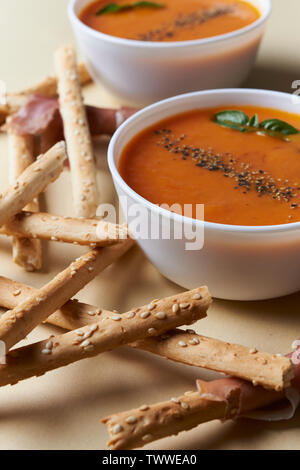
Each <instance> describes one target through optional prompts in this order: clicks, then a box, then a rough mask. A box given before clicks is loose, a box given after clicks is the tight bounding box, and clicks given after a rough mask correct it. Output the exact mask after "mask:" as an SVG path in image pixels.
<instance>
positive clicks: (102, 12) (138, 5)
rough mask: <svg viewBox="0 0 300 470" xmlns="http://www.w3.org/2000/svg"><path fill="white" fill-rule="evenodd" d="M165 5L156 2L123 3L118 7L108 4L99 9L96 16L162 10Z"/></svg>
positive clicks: (115, 4) (116, 4) (117, 5)
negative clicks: (140, 10)
mask: <svg viewBox="0 0 300 470" xmlns="http://www.w3.org/2000/svg"><path fill="white" fill-rule="evenodd" d="M164 6H165V5H163V4H162V3H156V2H146V1H143V2H135V3H125V4H123V5H119V4H118V3H109V4H108V5H106V6H105V7H103V8H101V9H100V10H98V11H97V12H96V16H100V15H106V14H108V13H118V12H120V11H124V10H132V9H134V8H163V7H164Z"/></svg>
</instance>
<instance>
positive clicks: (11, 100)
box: [0, 62, 92, 124]
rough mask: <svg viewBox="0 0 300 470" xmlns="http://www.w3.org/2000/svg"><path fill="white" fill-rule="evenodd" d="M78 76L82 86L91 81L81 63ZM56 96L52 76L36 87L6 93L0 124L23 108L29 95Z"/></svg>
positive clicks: (0, 110)
mask: <svg viewBox="0 0 300 470" xmlns="http://www.w3.org/2000/svg"><path fill="white" fill-rule="evenodd" d="M78 76H79V80H80V83H81V85H82V86H84V85H87V84H88V83H90V82H91V81H92V78H91V76H90V74H89V72H88V71H87V68H86V66H85V64H84V63H82V62H81V63H80V64H78ZM57 94H58V90H57V78H56V76H53V75H49V76H48V77H45V78H44V79H43V80H42V81H41V82H39V83H37V84H36V85H33V86H31V87H28V88H24V89H23V90H20V91H19V92H17V93H7V95H6V101H7V102H6V104H5V105H0V124H2V122H3V121H5V119H6V117H7V116H9V115H10V114H13V113H16V112H17V111H18V110H19V109H20V108H21V107H22V106H24V104H25V103H26V101H27V99H28V97H29V96H30V95H42V96H48V97H52V96H57Z"/></svg>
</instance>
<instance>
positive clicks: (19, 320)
mask: <svg viewBox="0 0 300 470" xmlns="http://www.w3.org/2000/svg"><path fill="white" fill-rule="evenodd" d="M132 243H133V242H132V240H130V239H128V240H125V241H123V242H121V243H118V244H116V245H113V246H111V247H107V248H99V249H95V250H92V251H90V252H89V253H87V254H85V255H83V256H81V258H78V259H77V260H76V261H74V262H73V263H72V264H71V265H70V266H69V267H68V268H67V269H65V270H64V271H63V272H61V273H59V274H58V275H57V276H56V277H55V278H54V279H53V280H52V281H50V282H49V283H48V284H46V285H45V286H44V287H42V288H41V289H38V291H37V292H36V293H34V294H33V295H32V296H30V297H28V298H26V299H25V300H24V301H23V302H20V303H19V304H18V306H17V307H15V308H14V309H13V310H11V311H8V312H6V313H5V314H4V315H3V316H2V317H1V318H0V340H2V341H4V342H5V345H6V349H7V350H9V349H11V348H12V346H14V345H15V344H17V343H18V342H19V341H21V340H22V339H24V338H25V337H26V336H27V334H28V333H30V332H31V331H32V330H33V329H34V328H35V327H36V326H38V325H39V324H40V323H41V322H43V321H44V320H46V318H48V317H49V315H51V313H53V312H55V311H56V310H57V309H58V308H60V307H61V306H62V305H64V304H65V303H66V302H67V301H68V300H69V299H70V298H71V297H73V296H74V295H75V294H76V293H77V292H78V291H79V290H81V289H82V288H83V287H84V286H85V285H86V284H88V283H89V282H90V281H91V280H92V279H94V277H95V276H96V275H97V274H99V273H100V272H101V271H103V270H104V269H105V268H106V267H107V266H109V265H110V264H111V263H112V262H113V261H115V260H116V259H118V258H119V257H120V256H122V254H124V253H125V252H126V251H127V250H128V249H129V248H130V247H131V245H132Z"/></svg>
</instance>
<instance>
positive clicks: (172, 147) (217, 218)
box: [119, 106, 300, 226]
mask: <svg viewBox="0 0 300 470" xmlns="http://www.w3.org/2000/svg"><path fill="white" fill-rule="evenodd" d="M225 109H226V110H228V109H230V110H240V111H243V112H245V113H246V114H247V115H249V116H252V115H255V113H257V116H258V118H259V121H260V122H262V121H263V120H266V119H273V118H277V119H280V120H283V121H285V122H287V123H289V124H291V125H292V126H294V127H295V128H297V129H299V130H300V116H299V115H294V114H289V113H285V112H281V111H278V110H274V109H268V108H260V107H252V106H240V107H236V106H226V108H225ZM220 111H224V107H222V108H213V109H205V110H196V111H192V112H188V113H184V114H180V115H176V116H173V117H171V118H168V119H166V120H164V121H162V122H159V123H157V124H156V125H155V126H152V127H151V128H148V129H146V130H144V131H143V132H141V133H139V134H138V135H137V136H135V138H133V140H131V141H130V142H129V144H128V145H127V146H126V147H125V149H124V151H123V153H122V155H121V158H120V163H119V171H120V174H121V176H122V177H123V179H124V180H125V181H126V183H127V184H128V185H129V186H130V187H131V188H132V189H134V190H135V191H136V192H137V193H138V194H140V195H141V196H143V197H144V198H145V199H147V200H148V201H150V202H152V203H154V204H168V205H169V206H172V205H173V204H179V205H180V207H181V208H182V211H183V206H184V204H192V207H193V217H196V216H197V212H196V205H197V204H204V213H205V216H204V217H205V220H206V221H210V222H217V223H221V224H231V225H252V226H253V225H255V226H258V225H275V224H276V225H277V224H286V223H292V222H297V221H300V134H297V135H291V136H288V140H285V139H284V140H282V139H281V138H278V136H277V137H274V136H272V135H265V134H262V133H261V132H240V131H238V130H235V129H231V128H228V127H223V126H221V125H219V124H217V123H216V122H214V121H213V118H214V116H215V115H216V113H218V112H220ZM172 210H174V212H179V213H180V211H179V210H177V208H174V209H172ZM182 213H183V212H182Z"/></svg>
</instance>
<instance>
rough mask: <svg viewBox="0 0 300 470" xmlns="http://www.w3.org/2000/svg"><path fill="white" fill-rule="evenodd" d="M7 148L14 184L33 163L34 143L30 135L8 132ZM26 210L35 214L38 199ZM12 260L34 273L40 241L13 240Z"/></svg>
mask: <svg viewBox="0 0 300 470" xmlns="http://www.w3.org/2000/svg"><path fill="white" fill-rule="evenodd" d="M8 146H9V179H10V183H11V184H14V182H15V181H16V178H18V176H20V174H22V173H23V171H24V170H26V168H27V167H28V166H29V165H31V164H32V163H33V162H34V142H33V137H32V136H30V135H24V136H21V135H17V134H15V133H14V132H12V131H9V132H8ZM25 209H26V210H28V211H31V212H37V211H38V210H39V201H38V198H35V199H34V200H33V201H31V202H30V203H29V204H27V206H26V207H25ZM13 260H14V262H15V263H16V264H18V265H19V266H21V267H23V268H24V269H25V270H26V271H29V272H30V271H35V270H38V269H41V267H42V245H41V242H40V240H32V239H29V238H24V237H20V238H14V239H13Z"/></svg>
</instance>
